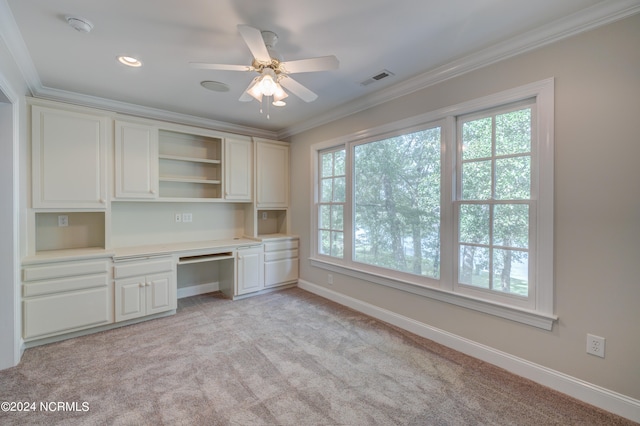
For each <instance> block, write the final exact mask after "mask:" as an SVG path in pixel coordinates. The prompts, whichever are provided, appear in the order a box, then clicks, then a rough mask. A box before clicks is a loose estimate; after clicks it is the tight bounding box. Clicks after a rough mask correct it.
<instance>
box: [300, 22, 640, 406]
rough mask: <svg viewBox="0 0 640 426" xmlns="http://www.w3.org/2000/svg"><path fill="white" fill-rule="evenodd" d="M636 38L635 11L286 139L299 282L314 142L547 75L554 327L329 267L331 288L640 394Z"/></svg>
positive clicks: (317, 276) (639, 77) (639, 68)
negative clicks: (595, 340) (595, 349)
mask: <svg viewBox="0 0 640 426" xmlns="http://www.w3.org/2000/svg"><path fill="white" fill-rule="evenodd" d="M639 45H640V15H636V16H634V17H631V18H628V19H626V20H623V21H620V22H617V23H614V24H610V25H608V26H605V27H602V28H599V29H596V30H592V31H590V32H587V33H584V34H581V35H578V36H574V37H572V38H570V39H567V40H564V41H561V42H557V43H555V44H552V45H549V46H547V47H544V48H541V49H538V50H535V51H533V52H530V53H526V54H523V55H521V56H518V57H515V58H512V59H509V60H506V61H503V62H501V63H499V64H495V65H492V66H489V67H486V68H484V69H481V70H477V71H474V72H471V73H468V74H466V75H463V76H461V77H458V78H455V79H452V80H449V81H446V82H444V83H441V84H438V85H435V86H432V87H429V88H426V89H424V90H421V91H419V92H416V93H413V94H411V95H408V96H405V97H403V98H399V99H396V100H393V101H390V102H388V103H386V104H383V105H380V106H376V107H373V108H371V109H370V110H367V111H364V112H361V113H358V114H356V115H353V116H349V117H346V118H344V119H341V120H338V121H337V122H334V123H331V124H330V125H325V126H321V127H318V128H316V129H313V130H309V131H307V132H304V133H302V134H298V135H296V136H294V137H292V138H291V140H292V180H291V185H292V188H291V189H292V194H293V197H292V201H293V203H292V221H293V222H292V227H293V232H294V233H296V234H299V235H300V237H301V256H300V259H301V261H300V266H301V270H300V275H301V279H303V280H306V281H309V282H312V283H314V284H317V285H324V283H325V282H326V271H324V270H322V269H318V268H315V267H312V266H311V265H310V263H309V261H308V260H307V259H308V257H309V254H310V249H309V246H310V240H309V232H310V217H311V213H310V202H311V201H310V199H309V197H308V196H302V194H309V189H310V181H311V176H310V175H309V164H310V160H309V158H310V146H311V145H312V144H314V143H318V142H321V141H325V140H329V139H332V138H335V137H339V136H341V135H346V134H351V133H353V132H355V131H358V130H362V129H367V128H371V127H377V126H380V125H381V124H384V123H386V122H392V121H395V120H398V119H402V118H406V117H409V116H414V115H418V114H422V113H426V112H429V111H434V110H436V109H438V108H442V107H446V106H451V105H455V104H457V103H460V102H463V101H467V100H472V99H475V98H478V97H481V96H483V95H488V94H492V93H496V92H499V91H502V90H506V89H510V88H514V87H517V86H520V85H524V84H527V83H531V82H535V81H539V80H543V79H546V78H549V77H554V78H555V87H556V91H555V108H556V109H555V113H556V115H555V125H556V128H555V143H556V151H555V176H556V179H555V277H556V280H555V296H556V298H555V313H556V314H557V315H558V316H559V321H558V322H557V323H556V324H555V325H554V327H553V330H552V331H543V330H540V329H537V328H534V327H531V326H527V325H523V324H520V323H516V322H512V321H509V320H505V319H500V318H497V317H492V316H490V315H487V314H482V313H479V312H475V311H471V310H468V309H465V308H461V307H457V306H453V305H449V304H446V303H442V302H437V301H435V300H430V299H426V298H422V297H419V296H415V295H411V294H408V293H404V292H401V291H397V290H394V289H391V288H387V287H383V286H380V285H376V284H372V283H369V282H366V281H362V280H358V279H355V278H349V277H343V276H340V275H339V274H335V273H334V282H335V283H334V285H333V286H331V290H333V291H337V292H340V293H343V294H345V295H348V296H351V297H355V298H358V299H360V300H362V301H365V302H368V303H371V304H373V305H376V306H379V307H382V308H385V309H388V310H391V311H394V312H397V313H399V314H401V315H404V316H407V317H410V318H413V319H415V320H418V321H421V322H423V323H426V324H428V325H430V326H433V327H437V328H440V329H442V330H445V331H447V332H450V333H454V334H456V335H458V336H461V337H463V338H467V339H471V340H473V341H476V342H478V343H481V344H484V345H488V346H491V347H493V348H495V349H498V350H500V351H504V352H507V353H509V354H513V355H515V356H517V357H521V358H524V359H526V360H529V361H531V362H533V363H536V364H539V365H542V366H545V367H548V368H551V369H553V370H556V371H559V372H562V373H565V374H568V375H570V376H573V377H576V378H579V379H582V380H585V381H587V382H590V383H593V384H596V385H599V386H602V387H604V388H607V389H610V390H613V391H616V392H619V393H622V394H624V395H627V396H630V397H632V398H635V399H640V367H639V364H638V362H639V360H640V306H638V305H639V304H640V248H639V247H640V166H639V163H640V137H639V134H640V126H639V125H638V122H639V121H640V48H638V46H639ZM425 54H426V53H425ZM587 333H592V334H596V335H599V336H603V337H605V338H606V358H605V359H601V358H597V357H594V356H592V355H587V354H586V352H585V347H586V334H587Z"/></svg>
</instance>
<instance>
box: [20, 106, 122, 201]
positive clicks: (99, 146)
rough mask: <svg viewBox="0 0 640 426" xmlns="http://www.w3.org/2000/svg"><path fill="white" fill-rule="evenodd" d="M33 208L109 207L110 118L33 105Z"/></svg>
mask: <svg viewBox="0 0 640 426" xmlns="http://www.w3.org/2000/svg"><path fill="white" fill-rule="evenodd" d="M31 113H32V116H31V120H32V122H31V131H32V135H31V137H32V178H33V182H32V184H33V185H32V187H33V207H35V208H91V209H106V208H107V200H106V198H107V126H108V124H109V118H108V117H106V116H100V115H93V114H90V113H80V112H71V111H64V110H57V109H52V108H47V107H41V106H35V105H34V106H32V110H31Z"/></svg>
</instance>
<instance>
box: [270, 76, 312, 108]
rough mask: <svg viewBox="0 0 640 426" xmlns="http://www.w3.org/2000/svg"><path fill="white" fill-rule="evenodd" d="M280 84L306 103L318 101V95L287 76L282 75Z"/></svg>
mask: <svg viewBox="0 0 640 426" xmlns="http://www.w3.org/2000/svg"><path fill="white" fill-rule="evenodd" d="M278 83H280V84H281V85H282V86H284V88H285V89H289V90H290V91H291V93H293V94H294V95H296V96H297V97H299V98H300V99H302V100H303V101H305V102H313V101H315V100H316V99H318V95H316V94H315V93H313V92H312V91H311V90H309V89H307V88H306V87H304V86H303V85H302V84H300V83H298V82H297V81H295V80H294V79H292V78H291V77H289V76H287V75H282V77H280V78H279V79H278Z"/></svg>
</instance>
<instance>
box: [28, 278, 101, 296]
mask: <svg viewBox="0 0 640 426" xmlns="http://www.w3.org/2000/svg"><path fill="white" fill-rule="evenodd" d="M108 285H109V279H108V277H107V274H102V275H92V276H88V277H74V278H65V279H58V280H50V281H38V282H33V283H29V282H27V283H24V284H23V285H22V291H23V296H24V297H33V296H42V295H45V294H52V293H62V292H65V291H77V290H84V289H88V288H95V287H107V286H108Z"/></svg>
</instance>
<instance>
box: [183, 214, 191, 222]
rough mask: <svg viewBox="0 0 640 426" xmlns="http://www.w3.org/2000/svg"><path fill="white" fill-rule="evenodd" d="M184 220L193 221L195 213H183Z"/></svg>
mask: <svg viewBox="0 0 640 426" xmlns="http://www.w3.org/2000/svg"><path fill="white" fill-rule="evenodd" d="M182 221H183V222H185V223H188V222H193V215H192V214H191V213H182Z"/></svg>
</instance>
